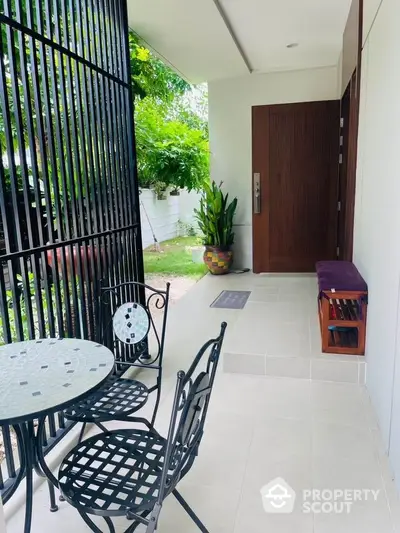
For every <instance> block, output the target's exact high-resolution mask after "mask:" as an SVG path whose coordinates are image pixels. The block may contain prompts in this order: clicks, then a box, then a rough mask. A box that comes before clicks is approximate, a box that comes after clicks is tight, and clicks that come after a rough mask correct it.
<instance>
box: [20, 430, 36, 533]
mask: <svg viewBox="0 0 400 533" xmlns="http://www.w3.org/2000/svg"><path fill="white" fill-rule="evenodd" d="M19 427H20V430H21V436H22V443H21V444H22V446H21V454H23V455H24V459H25V468H26V473H25V483H26V504H25V526H24V533H30V531H31V527H32V503H33V468H34V464H35V459H34V458H35V433H34V431H33V423H32V422H24V423H23V424H20V425H19Z"/></svg>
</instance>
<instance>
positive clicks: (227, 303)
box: [210, 291, 251, 309]
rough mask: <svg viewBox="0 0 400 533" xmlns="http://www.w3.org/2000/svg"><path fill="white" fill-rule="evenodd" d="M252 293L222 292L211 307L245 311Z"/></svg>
mask: <svg viewBox="0 0 400 533" xmlns="http://www.w3.org/2000/svg"><path fill="white" fill-rule="evenodd" d="M250 294H251V291H222V292H221V294H220V295H219V296H218V297H217V298H216V299H215V300H214V301H213V303H212V304H211V305H210V307H218V308H219V309H243V307H244V306H245V305H246V302H247V300H248V299H249V296H250Z"/></svg>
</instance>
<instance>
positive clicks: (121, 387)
mask: <svg viewBox="0 0 400 533" xmlns="http://www.w3.org/2000/svg"><path fill="white" fill-rule="evenodd" d="M169 289H170V284H169V283H167V285H166V289H165V290H160V289H154V288H153V287H150V286H149V285H145V284H143V283H139V282H128V283H122V284H120V285H116V286H114V287H106V288H103V289H102V291H101V297H100V328H99V329H100V336H98V337H99V340H100V342H102V343H103V344H105V345H106V346H109V347H110V348H111V349H113V351H114V354H115V361H116V365H115V374H113V375H112V376H111V377H110V378H109V379H108V380H107V381H106V383H105V384H104V385H103V386H102V387H101V388H100V389H99V390H97V391H96V392H95V393H93V394H92V395H91V396H90V397H89V398H88V399H85V400H84V401H81V402H78V403H76V404H75V405H73V406H72V407H70V408H69V409H67V410H66V411H65V412H64V414H65V417H66V418H67V419H69V420H73V421H76V422H82V423H83V426H82V429H81V433H80V437H79V441H81V440H82V437H83V434H84V431H85V427H86V424H88V423H94V424H96V425H97V426H98V427H99V428H100V429H102V430H103V431H107V428H106V427H105V426H104V425H103V423H104V422H107V421H110V420H120V421H127V422H128V421H139V422H143V423H144V424H146V425H148V426H149V427H152V426H153V425H154V421H155V419H156V415H157V411H158V406H159V404H160V396H161V383H162V363H163V354H164V342H165V332H166V324H167V313H168V302H169ZM140 293H142V295H143V294H145V305H142V304H141V303H139V299H140V298H139V295H140ZM152 306H154V308H156V309H158V310H163V316H162V320H161V325H160V326H159V327H157V325H156V322H155V319H154V316H153V313H152V310H151V308H152ZM150 345H155V350H154V353H153V355H150V352H151V348H150ZM127 367H139V368H142V369H143V368H146V369H153V370H155V371H157V379H156V383H155V384H154V385H153V386H152V387H150V388H148V387H147V386H146V385H145V384H144V383H141V382H140V381H138V380H136V379H131V378H127V377H123V373H124V372H125V371H126V370H127ZM153 392H154V393H156V401H155V406H154V410H153V415H152V418H151V420H150V422H149V421H147V419H145V418H139V417H133V415H134V413H136V412H137V411H138V410H139V409H141V408H142V407H143V406H144V405H145V404H146V403H147V400H148V398H149V395H150V394H152V393H153Z"/></svg>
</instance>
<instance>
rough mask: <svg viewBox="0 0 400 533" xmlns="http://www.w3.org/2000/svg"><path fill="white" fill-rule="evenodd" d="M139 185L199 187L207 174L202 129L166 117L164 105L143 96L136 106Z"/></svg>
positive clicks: (207, 166) (207, 163)
mask: <svg viewBox="0 0 400 533" xmlns="http://www.w3.org/2000/svg"><path fill="white" fill-rule="evenodd" d="M136 145H137V159H138V173H139V184H140V186H141V187H152V188H154V189H155V188H157V189H159V188H160V185H159V184H160V182H161V183H163V184H164V185H165V188H166V187H172V188H173V189H183V188H186V189H188V190H189V191H191V190H193V189H195V190H199V189H200V188H201V187H202V186H203V183H204V181H205V180H206V179H207V178H208V175H209V148H208V140H207V139H206V138H205V135H204V131H202V130H199V129H193V128H192V127H190V125H189V124H187V123H186V122H183V121H180V120H171V119H169V118H168V108H166V106H165V105H163V104H159V103H157V102H156V101H155V100H154V99H151V98H145V99H144V100H142V101H141V102H139V104H138V105H137V108H136Z"/></svg>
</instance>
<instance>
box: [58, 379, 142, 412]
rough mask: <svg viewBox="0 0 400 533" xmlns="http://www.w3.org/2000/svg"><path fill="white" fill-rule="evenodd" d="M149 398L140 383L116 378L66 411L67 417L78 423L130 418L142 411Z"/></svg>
mask: <svg viewBox="0 0 400 533" xmlns="http://www.w3.org/2000/svg"><path fill="white" fill-rule="evenodd" d="M148 397H149V390H148V388H147V387H146V386H145V385H143V383H141V382H140V381H136V380H135V379H126V378H118V379H115V377H113V378H110V379H109V380H107V381H106V382H105V384H104V385H103V386H102V387H101V388H100V389H98V390H97V391H96V392H94V393H93V394H92V395H90V396H89V397H88V398H86V399H85V400H82V401H81V402H78V403H76V404H74V405H72V406H71V407H69V408H68V409H66V410H65V412H64V414H65V417H66V418H67V419H69V420H75V421H77V422H106V421H107V420H116V419H119V418H121V417H125V416H129V415H131V414H132V413H134V412H136V411H138V410H139V409H141V408H142V407H143V406H144V405H145V403H146V402H147V400H148Z"/></svg>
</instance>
